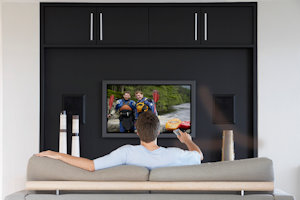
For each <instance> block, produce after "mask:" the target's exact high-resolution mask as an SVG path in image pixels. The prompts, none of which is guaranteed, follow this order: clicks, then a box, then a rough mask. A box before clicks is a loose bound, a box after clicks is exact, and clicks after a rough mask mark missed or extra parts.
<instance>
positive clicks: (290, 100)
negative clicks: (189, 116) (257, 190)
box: [258, 0, 300, 199]
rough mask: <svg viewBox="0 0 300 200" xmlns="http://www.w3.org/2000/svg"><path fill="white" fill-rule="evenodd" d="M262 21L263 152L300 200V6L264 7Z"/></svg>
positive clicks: (291, 1)
mask: <svg viewBox="0 0 300 200" xmlns="http://www.w3.org/2000/svg"><path fill="white" fill-rule="evenodd" d="M258 19H259V20H258V106H259V108H258V118H259V119H258V120H259V124H258V126H259V129H258V143H259V148H258V150H259V151H258V152H259V156H267V157H270V158H272V160H273V161H274V164H275V176H276V184H275V185H276V186H277V187H279V188H281V189H283V190H286V191H287V192H290V193H293V194H295V195H297V198H298V199H300V127H299V122H300V37H299V36H300V25H299V24H300V1H299V0H287V1H282V0H276V1H262V2H260V3H259V4H258Z"/></svg>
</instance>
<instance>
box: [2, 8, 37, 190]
mask: <svg viewBox="0 0 300 200" xmlns="http://www.w3.org/2000/svg"><path fill="white" fill-rule="evenodd" d="M2 6H3V66H4V67H3V81H4V85H3V92H4V95H3V97H4V98H3V105H4V112H3V133H4V134H3V171H4V173H3V183H4V184H3V195H7V194H9V193H12V192H15V191H17V190H21V189H23V188H24V183H25V178H26V166H27V161H28V159H29V158H30V156H32V154H33V153H37V152H38V151H39V145H38V144H39V5H38V4H37V3H26V4H22V3H3V5H2Z"/></svg>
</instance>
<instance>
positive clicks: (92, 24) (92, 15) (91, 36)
mask: <svg viewBox="0 0 300 200" xmlns="http://www.w3.org/2000/svg"><path fill="white" fill-rule="evenodd" d="M90 40H91V41H92V40H94V13H91V19H90Z"/></svg>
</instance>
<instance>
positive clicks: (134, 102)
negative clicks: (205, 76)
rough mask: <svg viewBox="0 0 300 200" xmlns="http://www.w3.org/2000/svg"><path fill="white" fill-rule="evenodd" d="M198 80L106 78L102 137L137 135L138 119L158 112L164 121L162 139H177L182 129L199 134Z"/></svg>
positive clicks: (103, 85) (103, 98) (161, 122)
mask: <svg viewBox="0 0 300 200" xmlns="http://www.w3.org/2000/svg"><path fill="white" fill-rule="evenodd" d="M195 87H196V84H195V81H186V80H185V81H181V80H178V81H175V80H174V81H158V80H104V81H103V82H102V136H103V137H111V138H137V137H138V136H137V134H136V128H135V121H136V120H137V118H138V116H139V115H140V114H141V113H142V112H154V113H155V114H156V115H157V116H158V118H159V121H160V134H159V138H175V137H176V135H175V134H174V133H173V131H174V130H176V129H181V130H182V131H186V132H188V133H190V134H191V136H192V137H195V135H196V133H195V130H196V124H195V122H196V113H195V111H196V92H195V91H196V88H195Z"/></svg>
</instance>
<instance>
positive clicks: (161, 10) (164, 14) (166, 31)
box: [149, 7, 200, 44]
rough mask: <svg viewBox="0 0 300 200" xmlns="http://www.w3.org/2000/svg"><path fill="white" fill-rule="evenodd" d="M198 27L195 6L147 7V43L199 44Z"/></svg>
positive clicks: (197, 14) (197, 13)
mask: <svg viewBox="0 0 300 200" xmlns="http://www.w3.org/2000/svg"><path fill="white" fill-rule="evenodd" d="M199 27H200V26H199V10H198V9H197V8H195V7H150V8H149V43H152V44H199V43H200V38H199V31H200V30H199Z"/></svg>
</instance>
